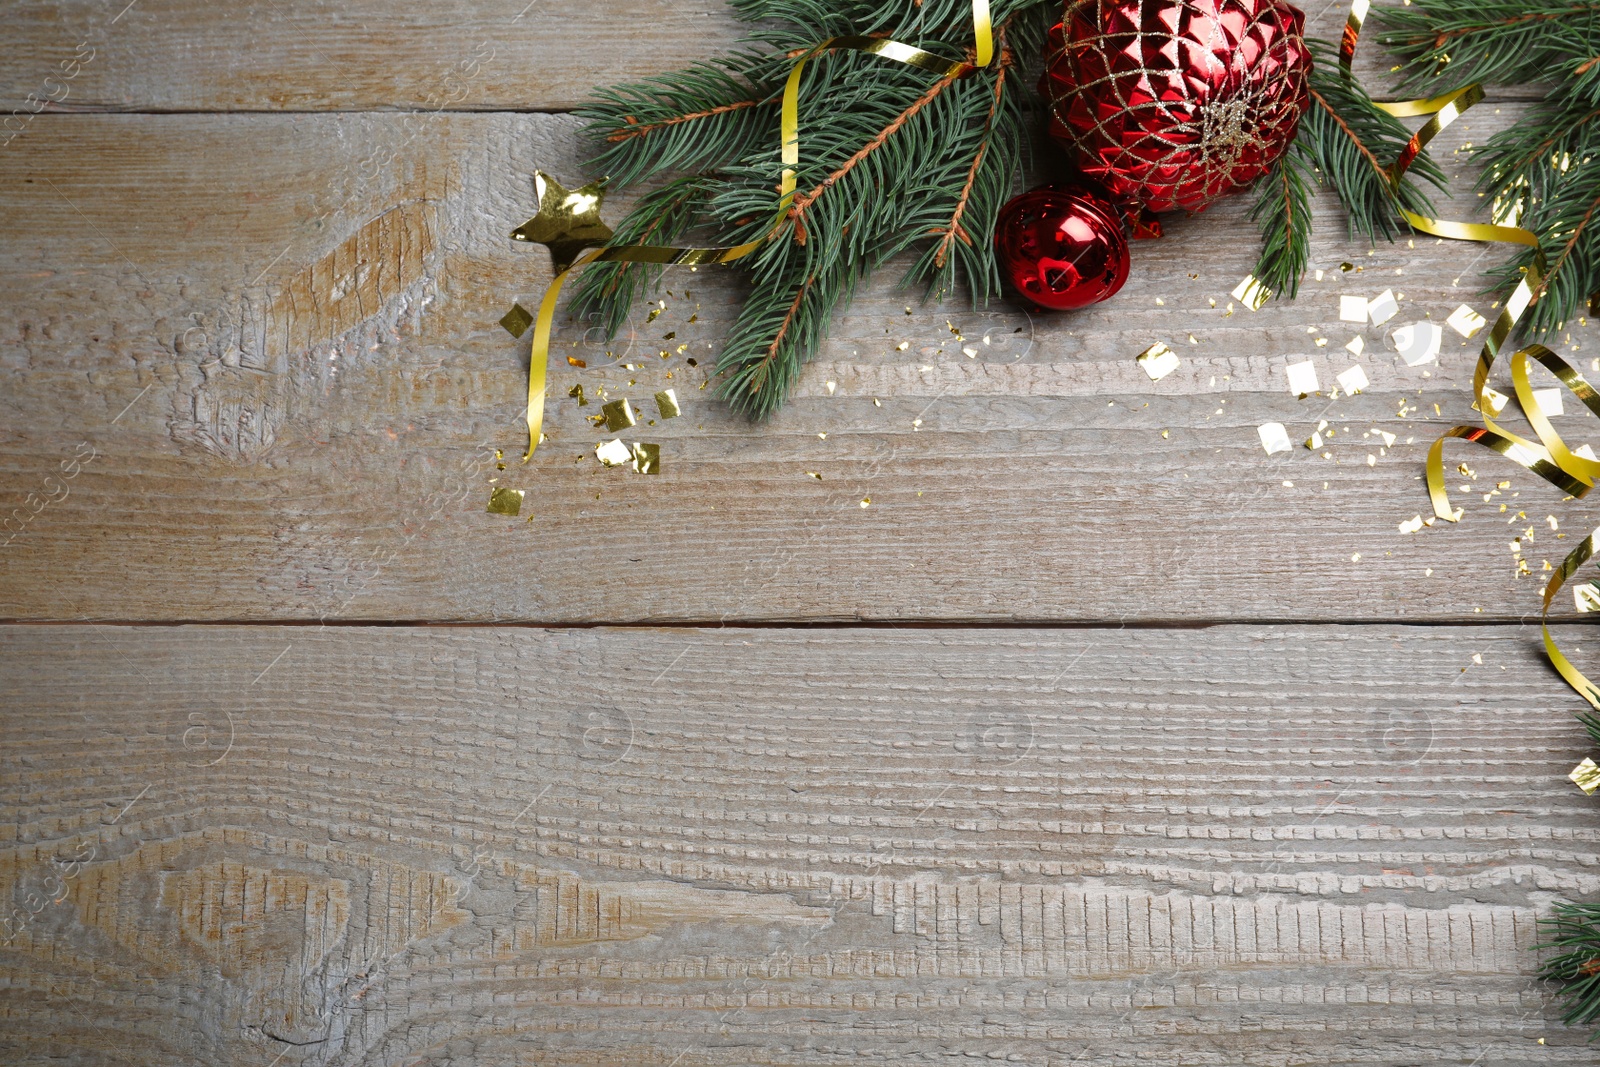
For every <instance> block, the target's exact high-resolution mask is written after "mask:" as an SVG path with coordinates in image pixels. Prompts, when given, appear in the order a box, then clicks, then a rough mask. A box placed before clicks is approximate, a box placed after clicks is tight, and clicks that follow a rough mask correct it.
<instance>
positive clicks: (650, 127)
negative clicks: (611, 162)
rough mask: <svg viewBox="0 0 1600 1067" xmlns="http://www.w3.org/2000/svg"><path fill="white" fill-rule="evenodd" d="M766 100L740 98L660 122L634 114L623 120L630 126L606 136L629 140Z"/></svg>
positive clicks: (614, 139) (610, 138)
mask: <svg viewBox="0 0 1600 1067" xmlns="http://www.w3.org/2000/svg"><path fill="white" fill-rule="evenodd" d="M765 102H766V101H765V100H738V101H735V102H734V103H731V104H723V105H722V106H720V107H713V108H708V109H707V110H705V111H696V112H694V113H693V114H691V115H677V116H674V117H673V118H670V119H662V120H661V121H660V122H638V121H636V120H635V119H634V118H633V117H632V116H627V117H625V118H624V119H623V121H624V122H626V123H627V124H628V128H627V129H625V130H618V131H617V132H616V133H613V134H610V135H609V136H607V137H606V140H608V141H613V142H615V141H627V140H631V139H632V138H634V137H643V136H644V135H645V134H648V133H654V132H655V131H656V130H662V129H666V128H667V127H668V126H676V125H678V124H679V123H683V122H693V121H695V120H696V119H705V118H710V117H711V116H712V115H725V114H727V113H728V112H730V111H738V110H740V109H741V108H747V107H755V106H756V105H758V104H762V103H765Z"/></svg>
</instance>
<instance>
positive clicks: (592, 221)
mask: <svg viewBox="0 0 1600 1067" xmlns="http://www.w3.org/2000/svg"><path fill="white" fill-rule="evenodd" d="M609 180H610V179H608V178H601V179H600V180H599V181H597V182H590V183H589V184H588V185H585V186H584V187H583V188H581V189H575V190H568V189H567V188H565V187H564V186H563V185H562V184H561V183H560V182H558V181H556V180H555V179H554V178H552V177H550V175H548V174H546V173H545V172H544V171H542V170H539V171H534V173H533V185H534V190H535V191H536V192H537V193H538V194H539V213H538V214H537V215H535V216H534V217H533V218H531V219H529V220H528V221H527V222H524V223H523V224H522V225H521V226H518V227H517V228H516V229H514V230H512V231H511V237H512V240H515V241H532V242H535V243H537V244H542V245H544V246H545V247H547V248H549V249H550V262H551V263H553V264H554V265H555V269H556V273H557V274H560V273H561V272H562V271H564V270H566V269H567V268H568V267H570V266H572V261H573V260H575V259H577V258H578V255H579V254H580V253H581V252H582V251H583V250H584V249H585V248H592V247H593V246H595V245H603V244H605V243H606V242H607V241H609V240H611V227H609V226H607V225H606V224H605V223H604V222H602V221H600V204H601V202H602V201H603V200H604V199H605V185H606V182H607V181H609ZM524 314H526V312H524ZM529 321H532V320H531V319H530V320H529ZM508 328H509V327H508ZM523 329H527V327H526V326H524V327H523Z"/></svg>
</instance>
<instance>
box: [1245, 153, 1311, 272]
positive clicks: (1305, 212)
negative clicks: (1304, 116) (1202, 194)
mask: <svg viewBox="0 0 1600 1067" xmlns="http://www.w3.org/2000/svg"><path fill="white" fill-rule="evenodd" d="M1311 168H1312V159H1311V155H1310V153H1309V151H1308V150H1307V149H1306V148H1305V147H1304V146H1302V145H1301V144H1300V143H1299V142H1298V141H1296V142H1293V143H1291V144H1290V145H1289V147H1288V149H1287V150H1286V151H1285V152H1284V153H1283V155H1281V156H1279V157H1278V161H1277V162H1276V163H1274V164H1273V165H1272V170H1271V171H1270V172H1269V173H1267V174H1266V175H1265V176H1263V177H1262V179H1261V180H1260V181H1259V182H1258V183H1257V185H1256V203H1255V206H1254V207H1252V208H1251V209H1250V218H1251V219H1252V220H1253V221H1255V222H1256V223H1257V224H1258V225H1259V226H1260V227H1261V258H1260V259H1258V260H1257V261H1256V265H1255V269H1254V270H1253V271H1251V273H1252V274H1254V275H1255V277H1256V278H1257V279H1259V280H1260V281H1261V283H1262V284H1264V285H1265V286H1266V287H1267V288H1268V289H1270V290H1272V291H1273V292H1274V293H1281V294H1283V295H1286V296H1288V297H1289V299H1291V300H1293V299H1294V297H1295V295H1296V294H1297V293H1298V292H1299V290H1300V279H1301V278H1302V277H1304V276H1305V272H1306V263H1307V262H1308V261H1309V259H1310V258H1311V188H1310V185H1309V183H1308V181H1307V179H1308V178H1309V177H1310V174H1311Z"/></svg>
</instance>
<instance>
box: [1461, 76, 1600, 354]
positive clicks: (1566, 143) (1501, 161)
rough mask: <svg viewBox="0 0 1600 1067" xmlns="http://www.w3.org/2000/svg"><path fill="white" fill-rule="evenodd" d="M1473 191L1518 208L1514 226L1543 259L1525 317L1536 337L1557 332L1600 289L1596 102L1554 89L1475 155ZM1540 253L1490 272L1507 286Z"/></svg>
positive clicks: (1566, 88) (1523, 253)
mask: <svg viewBox="0 0 1600 1067" xmlns="http://www.w3.org/2000/svg"><path fill="white" fill-rule="evenodd" d="M1476 156H1477V157H1478V158H1479V159H1481V160H1482V161H1483V162H1484V164H1485V168H1484V172H1483V175H1482V177H1481V178H1480V179H1479V182H1478V188H1479V190H1480V191H1481V192H1483V193H1484V194H1485V195H1486V196H1488V197H1490V198H1491V199H1492V200H1493V201H1494V202H1497V203H1514V204H1516V205H1517V206H1518V207H1519V208H1520V209H1521V214H1520V218H1519V219H1518V225H1520V226H1523V227H1525V228H1526V229H1529V230H1532V231H1533V232H1534V233H1536V234H1538V235H1539V255H1542V256H1543V258H1544V261H1545V264H1546V266H1545V268H1544V280H1543V281H1542V282H1541V283H1540V292H1539V300H1538V301H1537V302H1535V304H1534V305H1533V307H1532V308H1531V309H1530V310H1529V312H1528V314H1527V315H1526V317H1525V318H1524V322H1525V323H1526V325H1527V328H1528V329H1529V330H1530V332H1532V333H1533V334H1535V335H1543V334H1546V333H1549V332H1550V331H1552V330H1557V329H1560V328H1561V327H1562V326H1563V325H1564V324H1565V323H1566V321H1567V320H1569V319H1571V318H1572V317H1573V316H1574V315H1576V314H1577V313H1578V312H1579V310H1580V309H1581V308H1582V306H1583V303H1584V301H1585V300H1586V299H1587V297H1588V296H1589V294H1590V293H1594V292H1597V291H1600V212H1597V210H1596V205H1597V203H1600V105H1596V104H1592V103H1591V102H1590V101H1589V100H1588V99H1587V98H1586V97H1585V95H1584V94H1583V93H1581V92H1579V91H1578V90H1577V89H1576V88H1575V87H1574V86H1573V85H1571V84H1570V83H1569V84H1566V85H1562V86H1558V87H1557V88H1555V89H1554V90H1552V92H1551V94H1550V96H1549V97H1547V98H1546V100H1545V102H1544V103H1542V104H1540V105H1539V106H1538V107H1536V108H1535V109H1534V110H1533V112H1532V114H1530V115H1529V116H1528V117H1527V119H1526V120H1525V121H1523V122H1519V123H1517V124H1516V125H1514V126H1512V127H1511V128H1509V129H1506V130H1503V131H1501V132H1500V133H1497V134H1495V135H1494V136H1493V137H1491V138H1490V139H1489V142H1488V144H1486V145H1484V146H1483V147H1482V148H1481V149H1479V150H1477V152H1476ZM1537 258H1538V255H1536V254H1535V252H1534V250H1533V249H1531V248H1523V249H1520V250H1519V251H1518V253H1517V254H1516V255H1515V256H1514V257H1513V258H1512V259H1511V261H1510V262H1509V263H1507V264H1506V265H1504V266H1502V267H1499V268H1497V269H1496V270H1494V271H1492V272H1491V274H1492V275H1494V276H1495V277H1497V278H1498V279H1499V282H1500V284H1501V285H1504V286H1508V287H1509V286H1512V285H1515V284H1516V282H1517V280H1518V279H1519V278H1520V277H1521V276H1522V273H1523V272H1524V271H1525V270H1526V269H1527V268H1528V267H1529V266H1530V265H1532V264H1533V263H1534V262H1535V260H1536V259H1537Z"/></svg>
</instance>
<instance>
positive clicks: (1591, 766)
mask: <svg viewBox="0 0 1600 1067" xmlns="http://www.w3.org/2000/svg"><path fill="white" fill-rule="evenodd" d="M1567 777H1568V778H1570V779H1572V781H1573V783H1574V784H1576V785H1577V787H1578V788H1579V789H1581V790H1583V791H1584V792H1585V793H1587V794H1588V795H1589V796H1594V791H1595V790H1596V789H1600V766H1596V765H1595V762H1594V760H1592V759H1588V758H1587V757H1585V759H1584V761H1583V762H1582V763H1580V764H1578V765H1577V766H1576V767H1574V768H1572V773H1571V774H1569V775H1567Z"/></svg>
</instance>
